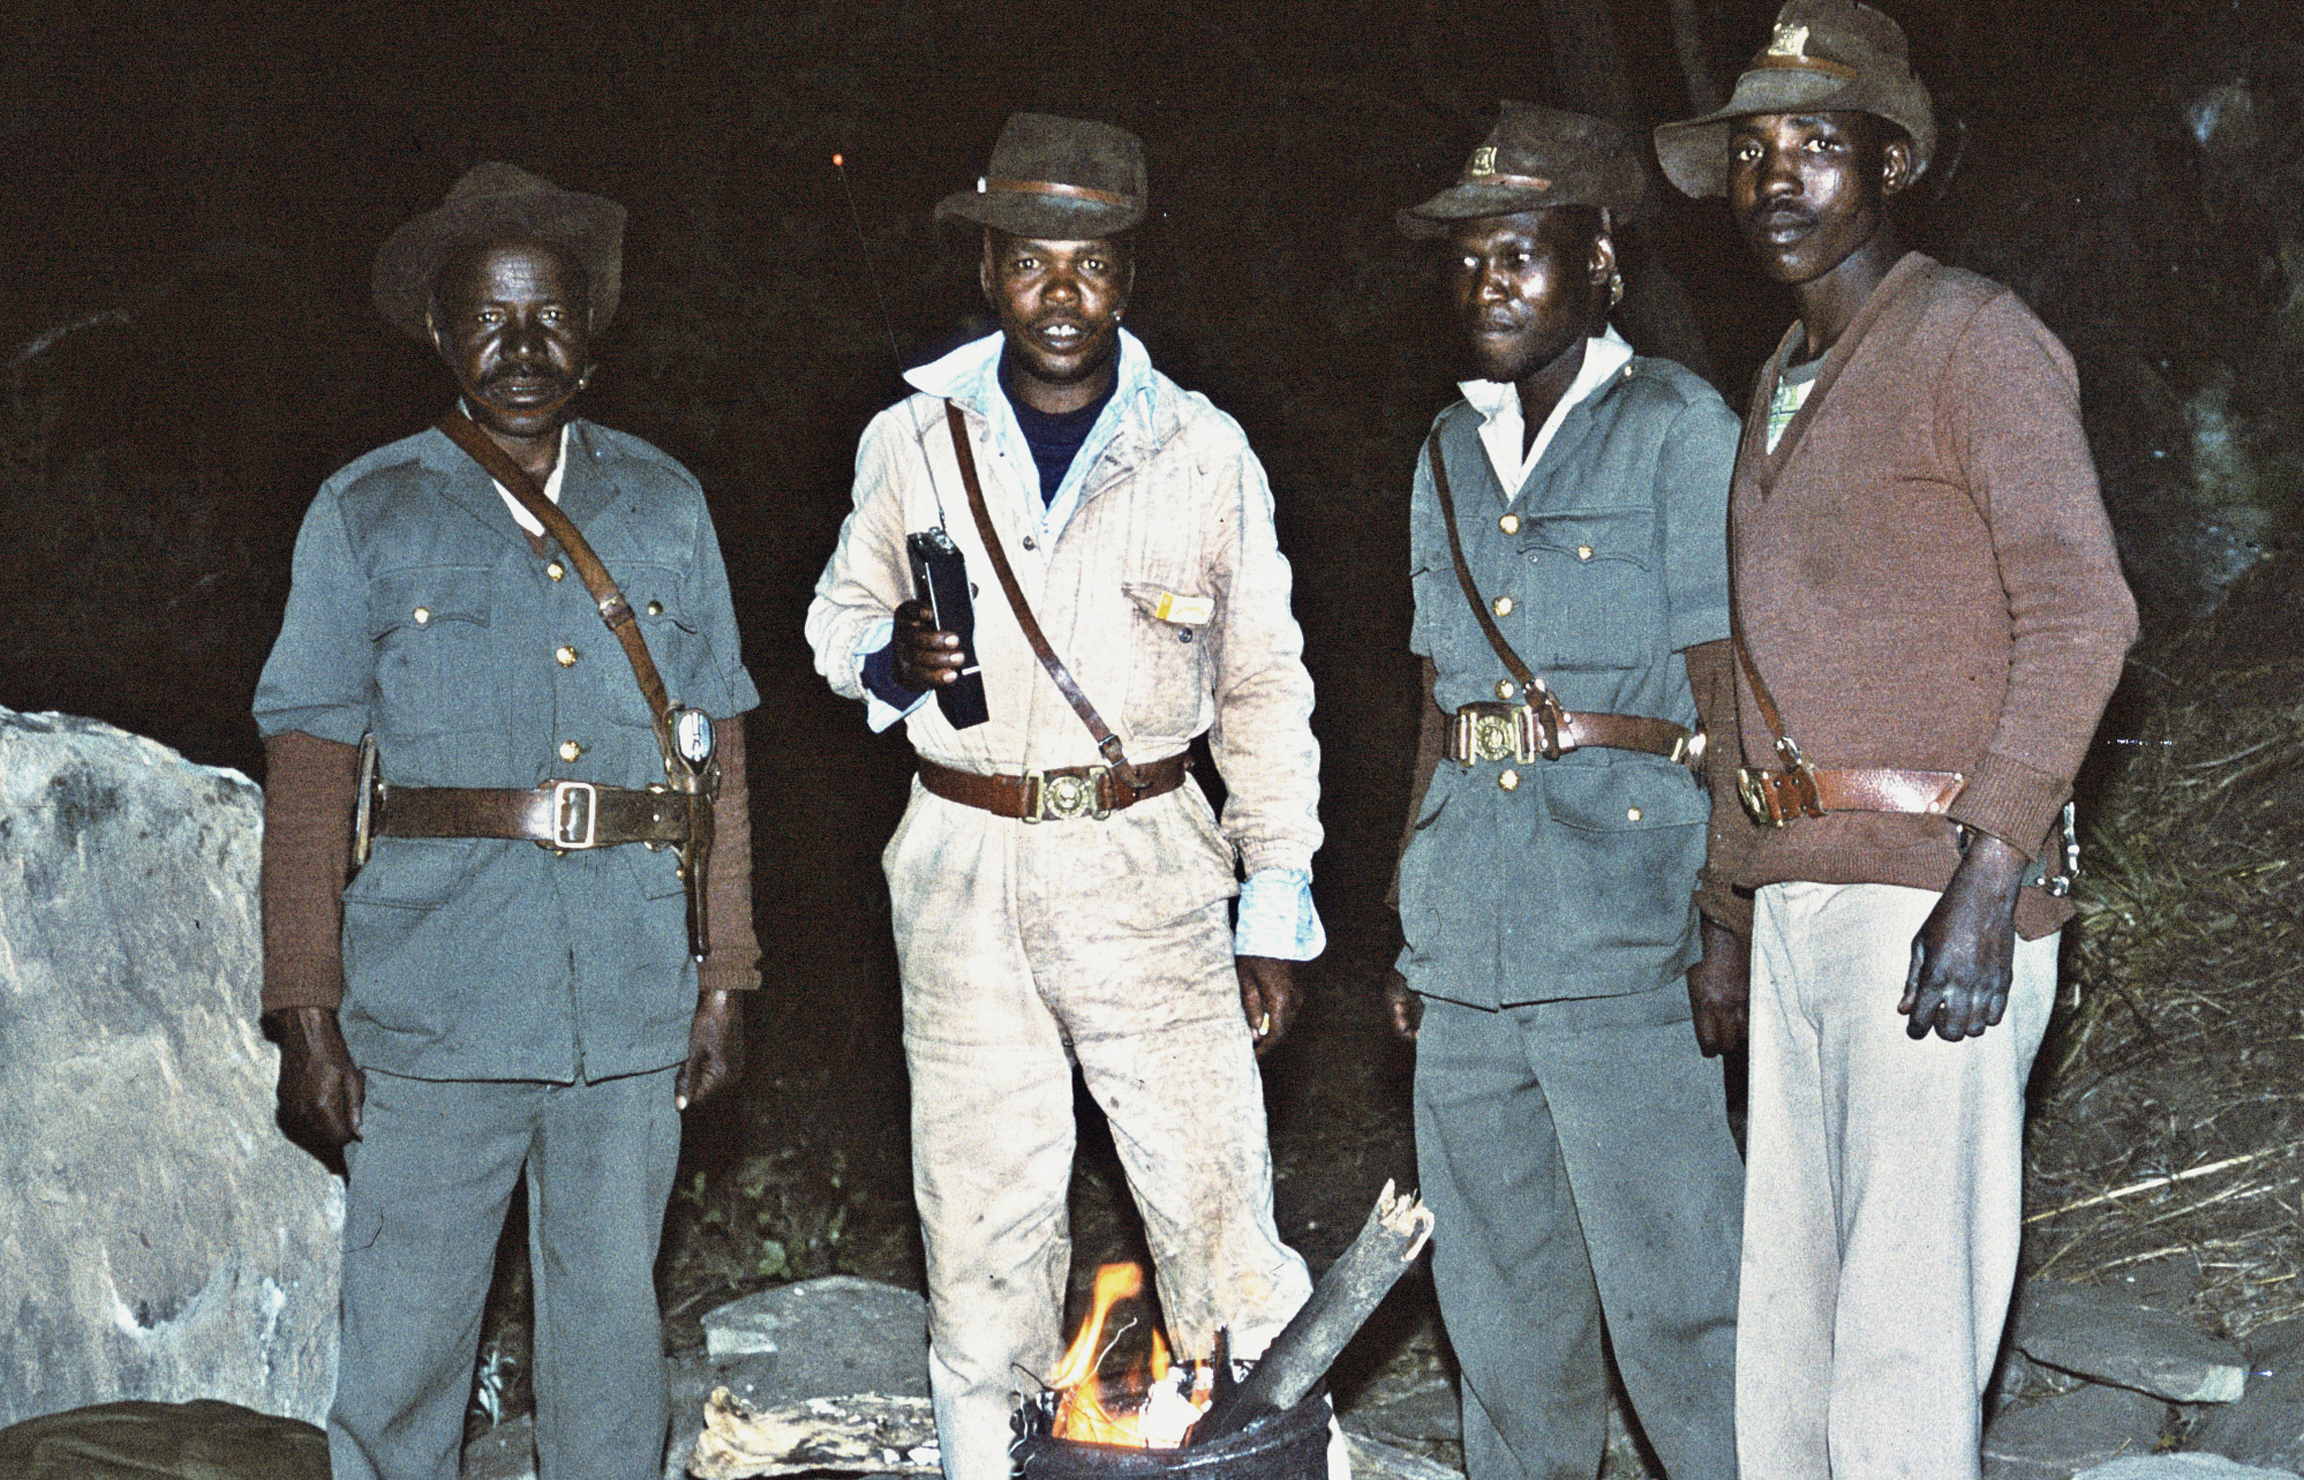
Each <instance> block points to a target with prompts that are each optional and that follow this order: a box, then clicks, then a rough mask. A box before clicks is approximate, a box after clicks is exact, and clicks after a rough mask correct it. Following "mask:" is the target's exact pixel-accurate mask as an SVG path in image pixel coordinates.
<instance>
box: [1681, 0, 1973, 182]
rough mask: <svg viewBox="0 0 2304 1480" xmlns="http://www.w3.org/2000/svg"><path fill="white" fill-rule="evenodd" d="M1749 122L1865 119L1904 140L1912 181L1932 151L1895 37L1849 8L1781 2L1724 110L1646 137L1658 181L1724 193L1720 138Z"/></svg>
mask: <svg viewBox="0 0 2304 1480" xmlns="http://www.w3.org/2000/svg"><path fill="white" fill-rule="evenodd" d="M1756 113H1870V114H1872V115H1873V116H1875V117H1878V118H1885V119H1887V120H1888V121H1889V122H1890V123H1893V124H1895V125H1896V126H1897V127H1899V128H1901V129H1903V130H1904V132H1905V133H1907V134H1909V135H1911V138H1912V178H1913V179H1915V180H1916V179H1918V178H1920V175H1921V174H1922V173H1923V172H1924V171H1925V170H1926V169H1927V168H1928V160H1929V158H1930V156H1932V155H1933V154H1934V153H1935V152H1936V111H1935V108H1934V106H1933V105H1932V104H1931V103H1930V102H1929V100H1928V89H1927V87H1926V86H1925V85H1924V84H1923V83H1922V82H1921V81H1920V78H1919V76H1918V75H1917V74H1915V73H1914V72H1913V70H1912V61H1911V56H1910V53H1909V50H1908V48H1907V47H1906V45H1905V41H1904V28H1903V27H1901V26H1899V25H1897V24H1896V23H1895V22H1894V21H1892V20H1890V19H1889V18H1888V17H1887V16H1885V15H1882V14H1881V13H1880V12H1879V11H1877V10H1874V9H1873V8H1872V7H1871V6H1869V5H1863V4H1859V3H1857V0H1786V4H1785V6H1784V8H1783V9H1782V10H1780V11H1778V12H1777V13H1776V28H1775V30H1774V31H1773V32H1771V33H1770V35H1769V38H1768V45H1767V46H1766V47H1765V48H1764V49H1763V50H1762V51H1761V53H1760V55H1758V56H1757V57H1754V58H1753V59H1752V65H1751V66H1750V67H1749V68H1748V69H1747V70H1746V71H1745V73H1744V75H1743V76H1741V77H1739V78H1737V79H1736V90H1735V92H1734V94H1733V95H1732V96H1731V97H1730V98H1729V99H1728V103H1727V106H1726V107H1723V108H1719V109H1716V110H1715V111H1713V112H1710V113H1707V114H1705V115H1704V116H1703V117H1702V118H1691V119H1688V120H1686V121H1685V122H1681V123H1667V124H1661V125H1659V126H1658V127H1657V129H1656V158H1657V162H1658V163H1659V164H1661V165H1663V167H1664V176H1665V178H1666V179H1668V180H1670V181H1671V182H1672V183H1673V184H1674V185H1676V186H1678V187H1679V188H1680V189H1681V190H1682V191H1683V192H1684V193H1686V194H1688V195H1693V196H1696V197H1697V198H1699V199H1702V198H1703V197H1706V196H1714V195H1724V194H1726V193H1727V189H1728V136H1729V133H1730V131H1731V129H1732V128H1733V127H1734V125H1735V121H1736V120H1737V119H1739V118H1750V117H1752V116H1753V115H1754V114H1756Z"/></svg>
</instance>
